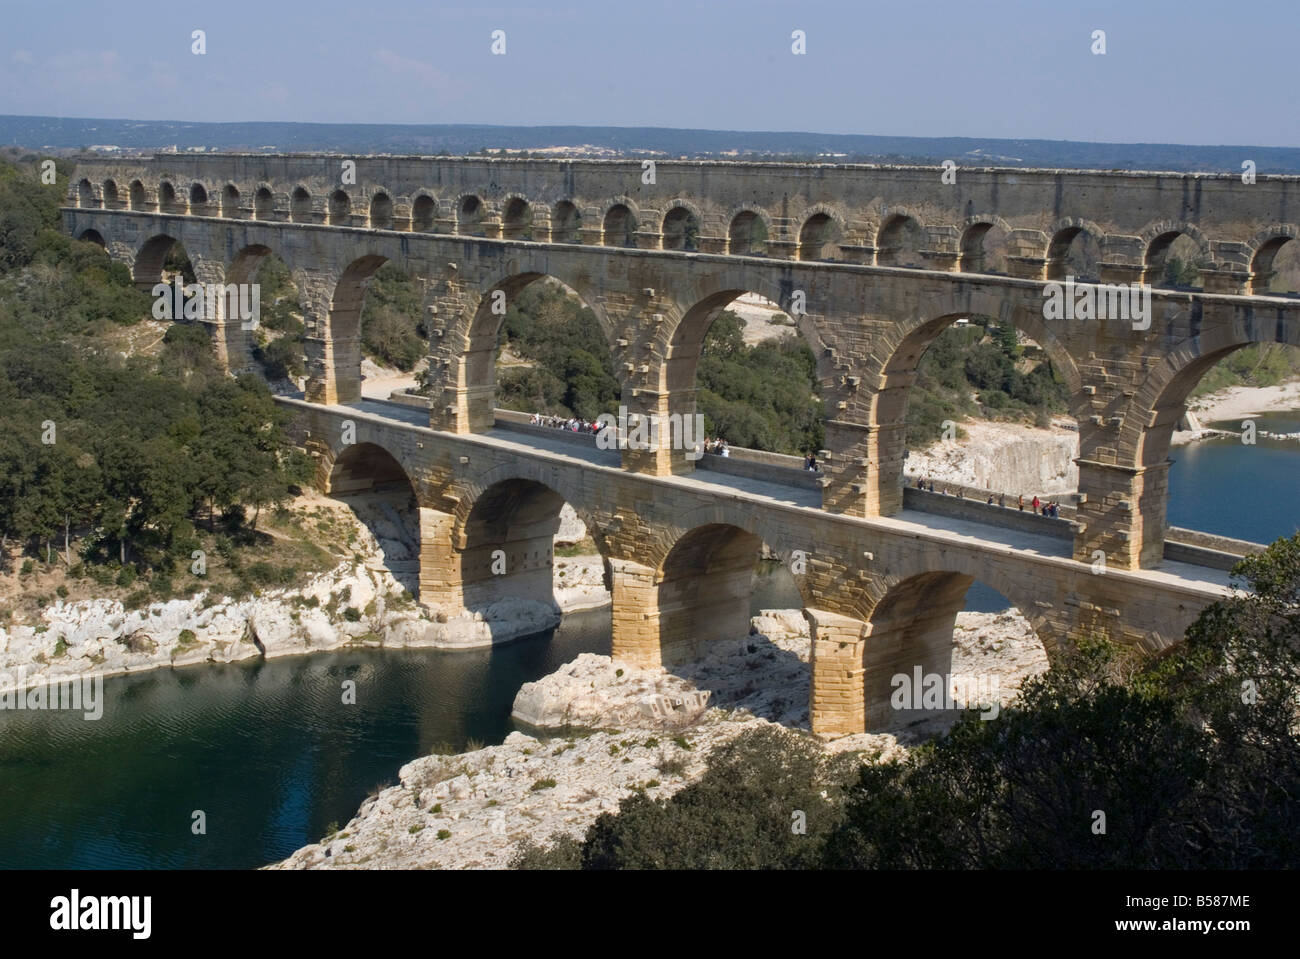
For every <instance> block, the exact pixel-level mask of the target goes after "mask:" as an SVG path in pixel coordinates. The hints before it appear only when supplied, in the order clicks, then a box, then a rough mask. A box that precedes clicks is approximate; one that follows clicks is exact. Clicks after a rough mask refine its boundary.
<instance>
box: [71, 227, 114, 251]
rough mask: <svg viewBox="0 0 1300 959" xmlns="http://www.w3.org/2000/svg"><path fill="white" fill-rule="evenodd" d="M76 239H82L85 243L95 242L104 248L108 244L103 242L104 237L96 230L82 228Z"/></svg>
mask: <svg viewBox="0 0 1300 959" xmlns="http://www.w3.org/2000/svg"><path fill="white" fill-rule="evenodd" d="M77 239H78V240H84V241H85V242H87V243H97V244H99V245H100V246H102V247H104V248H105V249H107V248H108V244H107V243H105V242H104V238H103V236H101V235H100V233H99V231H98V230H82V231H81V235H80V236H78V237H77Z"/></svg>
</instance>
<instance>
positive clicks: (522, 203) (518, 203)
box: [501, 193, 533, 240]
mask: <svg viewBox="0 0 1300 959" xmlns="http://www.w3.org/2000/svg"><path fill="white" fill-rule="evenodd" d="M501 238H502V239H503V240H531V239H532V238H533V207H532V204H531V203H529V202H528V199H527V198H526V197H523V196H520V195H519V194H517V193H512V194H510V195H509V196H507V197H506V200H505V203H503V204H502V206H501Z"/></svg>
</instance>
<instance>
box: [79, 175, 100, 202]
mask: <svg viewBox="0 0 1300 959" xmlns="http://www.w3.org/2000/svg"><path fill="white" fill-rule="evenodd" d="M99 205H100V201H99V199H98V198H97V197H96V196H95V188H94V187H93V186H91V184H90V181H89V180H88V179H86V178H85V177H83V178H82V179H81V182H80V183H78V184H77V206H79V207H81V208H82V209H85V210H93V209H95V208H97V207H98V206H99Z"/></svg>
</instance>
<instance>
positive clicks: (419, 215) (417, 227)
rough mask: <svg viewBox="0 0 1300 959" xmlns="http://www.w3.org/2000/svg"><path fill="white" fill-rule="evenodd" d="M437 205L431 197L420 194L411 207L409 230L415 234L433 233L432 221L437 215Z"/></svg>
mask: <svg viewBox="0 0 1300 959" xmlns="http://www.w3.org/2000/svg"><path fill="white" fill-rule="evenodd" d="M437 212H438V204H437V203H435V202H434V199H433V197H431V196H427V195H425V194H423V193H422V194H420V195H419V196H417V197H416V198H415V203H413V204H412V205H411V229H412V230H414V231H415V232H416V233H430V232H432V231H433V219H434V217H435V216H436V215H437Z"/></svg>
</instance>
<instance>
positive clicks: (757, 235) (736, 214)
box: [727, 206, 772, 256]
mask: <svg viewBox="0 0 1300 959" xmlns="http://www.w3.org/2000/svg"><path fill="white" fill-rule="evenodd" d="M727 223H728V226H727V252H728V253H730V254H731V255H733V256H766V255H767V244H768V241H769V239H770V238H771V237H772V220H771V217H769V216H768V214H767V211H766V210H763V209H762V208H760V207H756V206H743V207H740V208H739V209H736V210H733V211H732V212H731V215H730V216H729V217H728V219H727Z"/></svg>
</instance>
